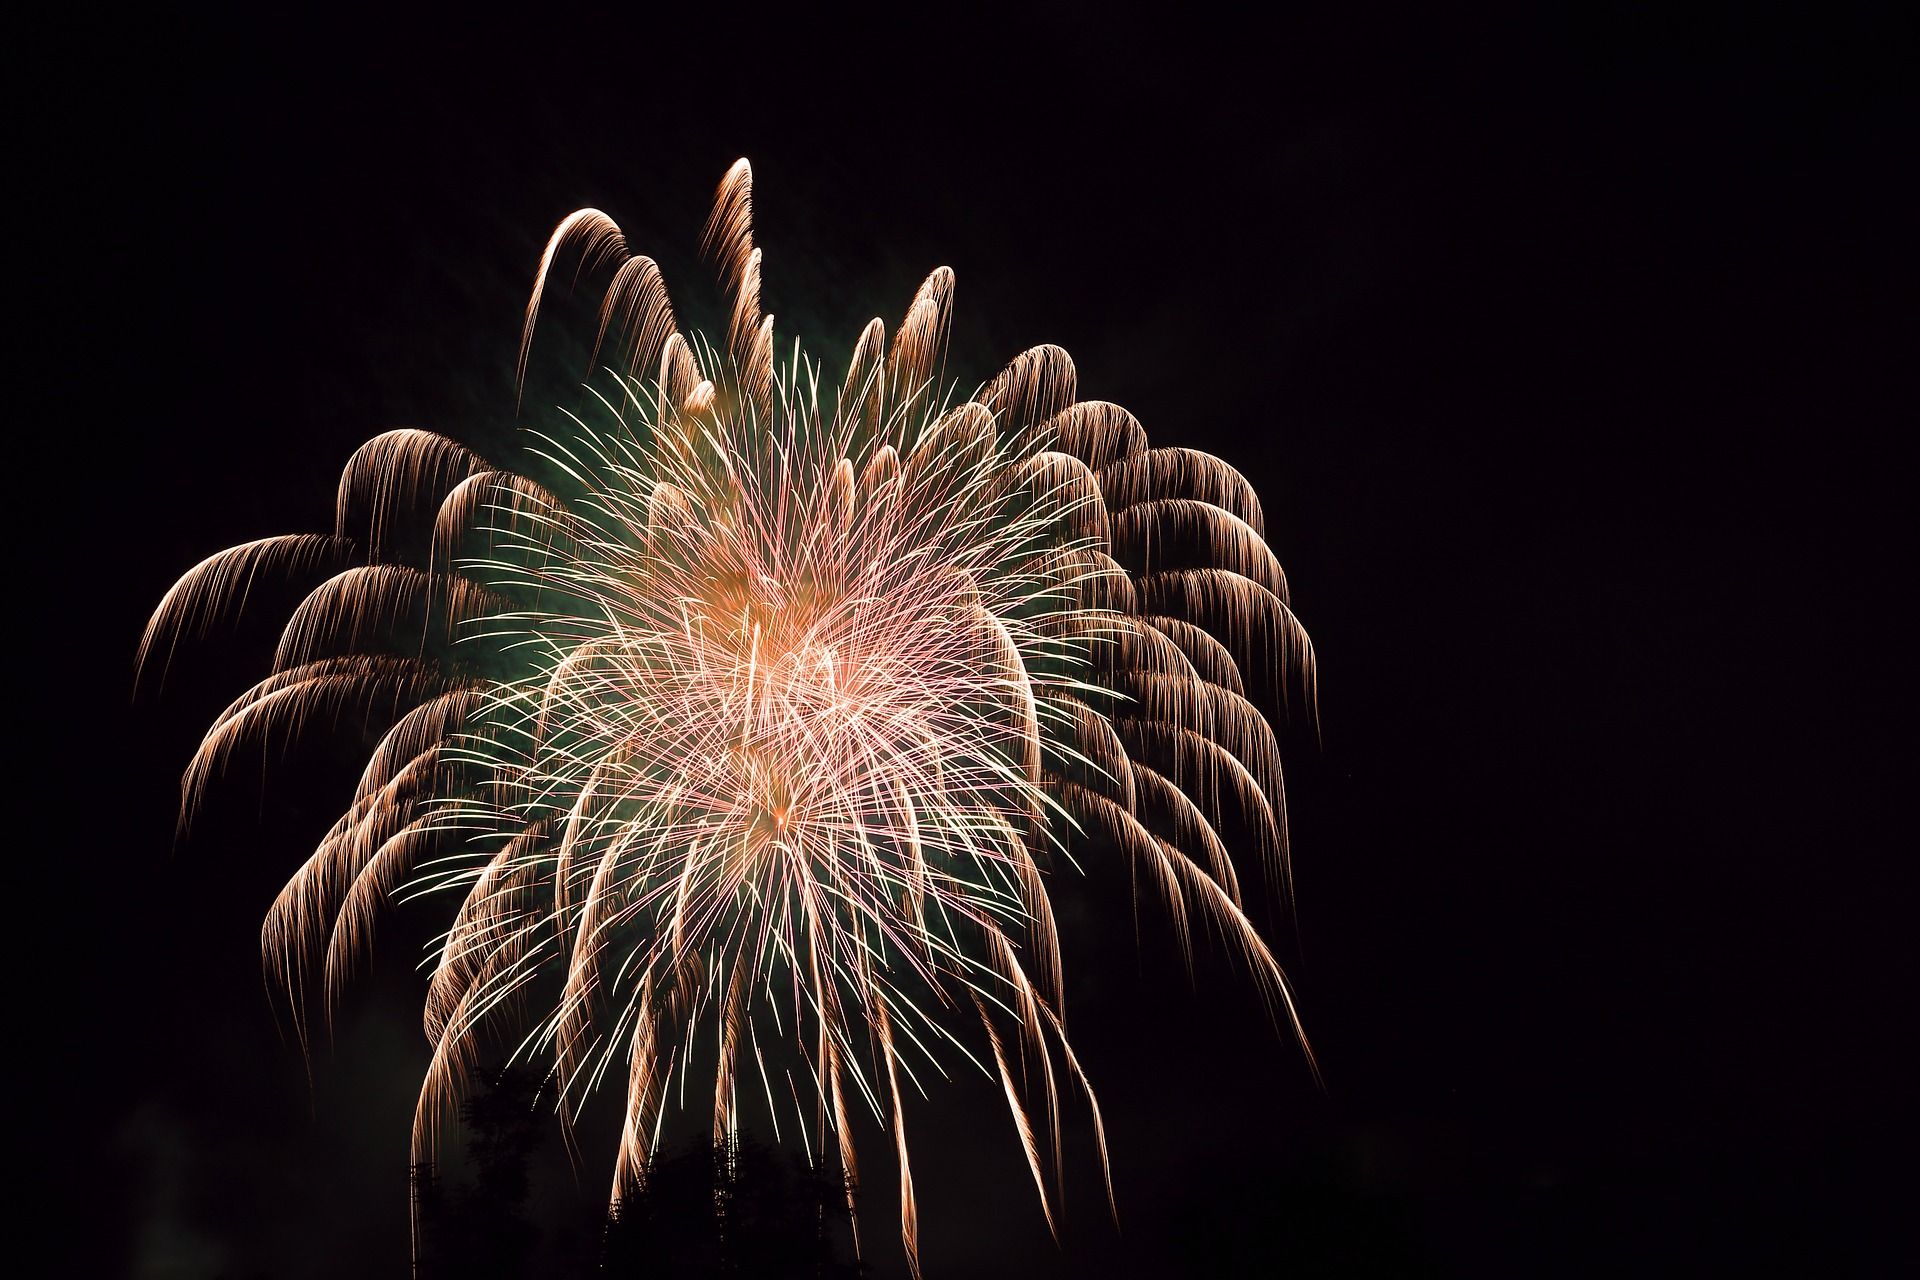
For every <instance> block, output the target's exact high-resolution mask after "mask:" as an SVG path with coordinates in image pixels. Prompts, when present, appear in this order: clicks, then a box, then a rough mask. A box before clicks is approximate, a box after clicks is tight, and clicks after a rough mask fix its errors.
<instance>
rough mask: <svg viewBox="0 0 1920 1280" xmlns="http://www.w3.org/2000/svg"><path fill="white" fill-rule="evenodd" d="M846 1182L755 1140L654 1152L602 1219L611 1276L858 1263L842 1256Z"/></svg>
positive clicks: (795, 1271) (808, 1270)
mask: <svg viewBox="0 0 1920 1280" xmlns="http://www.w3.org/2000/svg"><path fill="white" fill-rule="evenodd" d="M845 1220H846V1199H845V1191H844V1189H843V1184H842V1183H841V1181H840V1179H839V1178H838V1177H837V1176H835V1175H834V1174H833V1173H832V1172H831V1171H829V1170H828V1169H826V1168H825V1167H824V1166H823V1165H822V1164H821V1163H820V1162H819V1161H813V1162H810V1163H806V1162H801V1161H799V1160H797V1159H795V1158H794V1157H793V1156H792V1155H790V1154H788V1153H785V1152H783V1151H781V1150H779V1149H777V1148H774V1147H770V1146H767V1145H766V1144H764V1143H761V1142H757V1141H754V1140H752V1139H744V1140H743V1139H739V1138H734V1139H730V1140H729V1141H726V1142H721V1143H694V1144H689V1145H687V1146H683V1147H680V1148H677V1149H675V1150H673V1151H671V1152H669V1153H667V1154H665V1155H663V1156H661V1157H660V1158H658V1159H656V1160H655V1161H654V1162H653V1164H652V1165H651V1166H650V1167H649V1169H648V1171H647V1175H646V1177H645V1178H644V1179H643V1181H642V1183H641V1186H640V1188H639V1190H638V1191H637V1192H636V1193H635V1194H633V1195H630V1196H628V1197H627V1198H626V1199H625V1200H623V1201H622V1202H621V1204H620V1206H619V1208H618V1210H617V1211H616V1212H615V1213H614V1214H613V1215H612V1216H610V1217H609V1219H608V1222H607V1237H606V1250H605V1255H604V1260H603V1269H604V1272H605V1273H606V1274H607V1275H609V1276H621V1277H624V1276H642V1275H646V1276H673V1277H676V1278H678V1277H689V1278H695V1277H698V1278H701V1280H704V1278H705V1277H710V1276H741V1277H783V1278H784V1277H802V1278H817V1280H826V1278H828V1277H839V1276H853V1275H857V1274H858V1269H857V1268H856V1267H855V1266H853V1265H851V1264H848V1263H845V1262H843V1261H841V1260H840V1259H839V1256H838V1249H837V1248H836V1243H835V1238H836V1236H837V1235H838V1231H839V1227H840V1224H841V1223H843V1222H844V1221H845Z"/></svg>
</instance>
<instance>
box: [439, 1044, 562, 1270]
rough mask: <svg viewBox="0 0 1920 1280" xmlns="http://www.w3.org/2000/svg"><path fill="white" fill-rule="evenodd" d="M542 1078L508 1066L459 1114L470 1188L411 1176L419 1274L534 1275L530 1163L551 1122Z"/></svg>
mask: <svg viewBox="0 0 1920 1280" xmlns="http://www.w3.org/2000/svg"><path fill="white" fill-rule="evenodd" d="M541 1083H542V1081H541V1077H540V1076H539V1075H538V1074H537V1073H534V1072H531V1071H527V1070H525V1069H524V1068H509V1069H508V1070H506V1071H502V1072H500V1073H498V1074H497V1075H496V1076H495V1077H494V1083H493V1087H492V1088H490V1089H487V1090H484V1091H483V1092H481V1093H478V1094H476V1095H475V1096H474V1097H472V1098H470V1099H468V1101H467V1102H466V1103H465V1104H464V1105H463V1106H462V1107H461V1109H460V1118H461V1119H462V1120H463V1121H464V1122H465V1125H466V1131H467V1158H468V1161H469V1163H470V1164H471V1165H472V1166H473V1170H474V1180H473V1183H472V1185H471V1186H468V1187H465V1188H462V1189H460V1190H458V1191H457V1192H452V1193H450V1192H449V1189H448V1188H447V1186H446V1185H445V1183H444V1181H443V1180H442V1179H441V1178H440V1176H439V1174H438V1171H437V1170H435V1169H434V1168H433V1166H431V1165H416V1166H414V1169H413V1172H412V1182H413V1203H414V1222H415V1226H416V1230H417V1232H418V1237H419V1238H418V1240H417V1241H416V1245H415V1247H416V1252H417V1265H416V1272H415V1273H416V1275H418V1276H419V1277H421V1280H428V1278H430V1277H433V1278H437V1277H443V1276H444V1277H449V1278H451V1277H461V1278H462V1280H467V1278H469V1277H471V1278H473V1280H488V1278H490V1277H495V1276H498V1277H502V1278H503V1280H504V1278H506V1277H512V1278H513V1280H521V1278H522V1277H525V1276H527V1275H529V1274H532V1272H533V1267H532V1264H533V1261H534V1247H535V1245H537V1244H538V1243H539V1236H540V1233H539V1230H538V1229H537V1228H536V1227H535V1226H534V1225H533V1223H532V1222H530V1221H529V1220H528V1218H527V1195H528V1191H529V1189H530V1187H531V1185H532V1180H531V1176H530V1174H529V1171H528V1163H529V1161H530V1160H531V1159H532V1157H533V1155H534V1153H535V1152H536V1151H537V1150H538V1149H539V1148H540V1146H541V1144H542V1142H543V1141H544V1140H545V1139H546V1136H547V1130H548V1127H549V1126H550V1124H551V1120H550V1117H548V1116H547V1115H546V1114H545V1112H544V1110H543V1109H541V1108H540V1107H539V1105H538V1103H539V1096H540V1088H541Z"/></svg>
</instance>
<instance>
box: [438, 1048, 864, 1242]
mask: <svg viewBox="0 0 1920 1280" xmlns="http://www.w3.org/2000/svg"><path fill="white" fill-rule="evenodd" d="M492 1079H493V1084H492V1085H491V1086H490V1087H488V1088H486V1089H483V1090H482V1091H480V1092H478V1093H476V1094H475V1095H474V1096H473V1097H472V1098H470V1099H469V1100H468V1101H467V1102H466V1103H465V1104H464V1105H463V1106H462V1107H461V1112H460V1114H461V1119H462V1120H463V1121H464V1122H465V1128H466V1136H467V1141H466V1152H467V1164H468V1165H469V1166H470V1167H471V1170H472V1174H473V1176H472V1179H471V1181H470V1182H467V1183H464V1184H460V1185H455V1184H451V1183H450V1182H449V1181H448V1180H447V1179H445V1178H443V1177H442V1176H441V1173H440V1171H439V1170H438V1169H436V1168H435V1167H434V1166H433V1165H430V1164H422V1165H416V1166H414V1167H413V1169H412V1171H411V1186H412V1192H413V1206H414V1223H415V1230H416V1240H415V1250H416V1265H415V1275H416V1277H418V1280H492V1278H493V1277H502V1278H505V1277H512V1280H526V1278H527V1277H534V1276H554V1277H560V1276H567V1277H579V1280H588V1278H589V1277H627V1276H634V1277H640V1276H645V1277H648V1278H649V1280H658V1278H662V1277H664V1278H667V1280H682V1278H685V1280H705V1278H706V1277H720V1276H726V1277H768V1278H770V1280H771V1278H773V1277H779V1278H780V1280H786V1278H787V1277H793V1278H795V1280H836V1278H838V1277H844V1276H855V1275H858V1274H859V1269H858V1267H857V1266H855V1265H853V1264H850V1263H847V1262H843V1261H841V1259H840V1248H839V1237H840V1236H841V1234H842V1233H843V1232H845V1231H847V1230H848V1218H847V1199H846V1197H847V1192H846V1186H845V1184H844V1183H843V1182H842V1181H841V1180H840V1178H839V1176H838V1175H837V1173H835V1172H834V1171H833V1170H831V1169H829V1168H827V1167H826V1166H825V1165H823V1164H822V1163H821V1162H819V1161H811V1162H809V1161H803V1160H801V1159H799V1158H798V1157H796V1156H795V1155H793V1154H792V1153H789V1152H787V1151H784V1150H782V1149H780V1148H777V1147H772V1146H769V1145H767V1144H765V1143H762V1142H758V1141H755V1140H753V1139H751V1138H747V1139H741V1138H734V1139H730V1140H728V1141H726V1142H721V1143H711V1142H704V1141H696V1142H690V1143H686V1144H684V1145H681V1146H677V1147H674V1148H671V1149H669V1150H667V1151H666V1152H663V1153H662V1154H661V1155H660V1156H659V1157H658V1158H656V1159H655V1160H654V1161H653V1162H652V1164H651V1165H649V1166H648V1169H647V1171H646V1174H645V1176H644V1178H643V1179H642V1180H641V1183H640V1186H639V1187H638V1189H637V1190H636V1191H635V1192H633V1193H632V1194H630V1195H629V1196H627V1197H626V1198H625V1199H624V1200H623V1201H622V1202H621V1204H620V1205H619V1206H618V1208H617V1209H616V1210H615V1211H614V1212H613V1213H612V1214H610V1215H608V1217H607V1219H606V1230H605V1234H604V1237H603V1240H602V1246H601V1249H600V1251H599V1257H598V1259H597V1260H583V1259H582V1255H581V1254H580V1252H579V1251H578V1250H577V1249H576V1248H567V1247H561V1246H563V1245H564V1244H565V1243H566V1242H563V1241H555V1242H552V1243H553V1244H554V1246H555V1247H549V1248H543V1247H542V1239H541V1232H540V1229H539V1227H538V1226H537V1225H536V1224H535V1223H534V1221H533V1220H532V1218H531V1217H530V1216H529V1201H530V1199H531V1193H532V1183H533V1177H532V1165H533V1161H534V1158H535V1157H536V1156H537V1155H538V1153H539V1151H540V1148H541V1147H542V1145H543V1144H544V1143H545V1142H546V1141H547V1140H548V1139H549V1138H550V1137H551V1134H552V1130H553V1119H552V1116H551V1114H550V1107H548V1106H543V1105H541V1092H542V1088H543V1083H544V1082H543V1080H542V1078H541V1077H540V1076H539V1075H538V1074H537V1073H534V1072H530V1071H527V1070H525V1069H509V1070H506V1071H502V1072H498V1073H496V1074H495V1075H493V1077H492Z"/></svg>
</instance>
